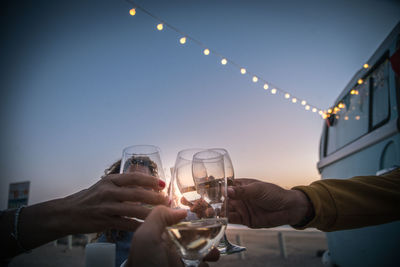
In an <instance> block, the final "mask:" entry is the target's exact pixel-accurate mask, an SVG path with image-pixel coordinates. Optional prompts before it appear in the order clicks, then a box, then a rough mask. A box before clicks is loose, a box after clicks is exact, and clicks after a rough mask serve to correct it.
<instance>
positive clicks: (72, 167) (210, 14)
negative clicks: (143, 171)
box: [0, 0, 400, 208]
mask: <svg viewBox="0 0 400 267" xmlns="http://www.w3.org/2000/svg"><path fill="white" fill-rule="evenodd" d="M8 2H9V6H8V7H6V8H5V9H3V10H2V11H1V12H4V13H5V14H4V16H3V15H2V16H1V25H2V28H3V29H4V33H3V34H2V48H1V49H0V58H1V61H0V64H1V80H0V81H1V87H0V88H1V98H0V101H1V116H0V118H1V123H2V136H1V143H0V148H1V151H2V153H1V168H2V177H1V180H0V191H1V192H0V208H5V207H6V204H7V197H8V186H9V183H10V182H18V181H31V188H30V200H29V201H30V204H33V203H36V202H39V201H44V200H47V199H51V198H55V197H62V196H66V195H68V194H71V193H73V192H76V191H78V190H81V189H84V188H86V187H88V186H90V185H91V184H93V183H95V182H96V181H97V180H98V179H99V177H100V176H101V175H102V173H103V170H104V169H105V168H106V167H107V166H108V165H110V164H112V163H113V162H114V161H115V160H117V159H119V158H120V157H121V155H122V149H123V148H124V147H126V146H129V145H134V144H153V145H157V146H159V147H160V148H161V150H162V160H163V164H164V168H165V169H169V168H170V167H172V166H173V164H174V160H175V156H176V154H177V152H178V151H179V150H181V149H184V148H189V147H224V148H226V149H227V150H228V151H229V152H230V154H231V157H232V160H233V164H234V167H235V171H236V177H253V178H258V179H261V180H264V181H269V182H273V183H277V184H279V185H282V186H284V187H291V186H294V185H297V184H308V183H310V182H311V181H313V180H316V179H319V178H320V176H319V173H318V171H317V169H316V164H317V162H318V149H319V139H320V134H321V129H322V125H323V121H322V119H321V118H320V117H319V116H318V115H317V114H315V113H312V112H310V111H305V110H304V107H302V106H301V105H300V104H298V103H297V104H292V103H291V102H290V101H289V100H286V99H285V98H284V97H283V95H282V94H277V95H272V94H271V93H269V92H266V91H264V89H263V88H262V83H253V82H252V81H251V77H250V76H247V75H241V74H240V72H239V71H238V69H237V68H235V67H233V66H232V65H230V64H227V65H226V66H223V65H221V64H220V59H219V58H218V57H216V56H215V55H213V54H210V55H208V56H205V55H204V54H203V53H202V49H201V48H200V47H198V46H197V45H195V44H193V43H191V42H190V41H188V42H187V43H186V44H185V45H181V44H179V38H180V37H182V36H180V35H178V34H176V33H175V32H174V31H171V30H169V29H164V30H163V31H157V30H156V25H157V21H156V20H154V19H153V18H151V17H149V16H148V15H146V14H144V13H143V12H141V11H139V10H138V11H137V14H136V15H135V16H134V17H132V16H130V15H129V9H130V8H131V7H132V6H131V5H130V4H129V3H127V2H125V1H123V0H109V1H94V0H93V1H75V0H71V1H17V2H16V1H8ZM136 2H137V3H138V4H140V5H141V6H143V7H144V8H146V9H148V10H149V11H150V12H152V13H154V14H155V15H157V16H158V17H160V18H162V19H164V20H165V21H167V22H169V23H170V24H172V25H174V26H176V27H177V28H179V29H180V30H182V31H183V32H185V33H187V34H189V35H191V36H193V37H195V38H197V39H198V40H200V41H202V42H203V43H204V44H206V45H207V46H208V47H209V48H210V49H213V50H215V51H218V52H219V53H220V54H222V55H224V56H226V57H228V58H230V59H232V60H234V61H235V62H236V63H238V64H240V65H241V66H244V67H246V68H247V69H248V70H249V71H251V72H253V73H256V74H257V75H259V76H260V77H263V78H264V79H266V80H268V81H270V82H272V83H274V84H275V85H276V86H279V87H280V88H282V89H284V90H286V91H288V92H289V93H291V94H294V95H296V96H298V97H300V98H302V99H305V100H307V101H308V102H310V103H313V104H315V105H317V106H319V107H321V108H328V107H329V106H330V105H332V104H333V102H334V100H335V99H336V97H337V96H338V94H339V93H340V92H341V91H342V90H343V88H344V87H345V86H346V84H347V83H348V82H349V80H350V78H351V77H352V76H353V75H354V74H355V72H356V71H357V70H358V69H359V68H361V66H362V65H363V64H364V63H365V62H366V61H367V60H368V59H369V57H370V56H371V55H372V54H373V52H374V51H375V50H376V49H377V48H378V46H379V45H380V43H381V42H382V41H383V40H384V38H385V37H386V36H387V35H388V34H389V32H390V31H391V30H392V28H393V27H394V26H395V25H396V23H398V22H399V20H400V15H399V14H400V3H399V2H398V1H371V0H368V1H344V0H340V1H302V2H301V3H302V4H301V5H300V4H299V3H300V2H299V1H294V0H292V1H249V0H247V1H245V0H243V1H215V0H214V1H212V0H206V1H194V0H190V1H188V0H179V1H177V0H173V1H161V0H157V1H155V0H147V1H144V0H137V1H136Z"/></svg>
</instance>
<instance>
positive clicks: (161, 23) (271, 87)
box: [126, 0, 368, 119]
mask: <svg viewBox="0 0 400 267" xmlns="http://www.w3.org/2000/svg"><path fill="white" fill-rule="evenodd" d="M126 1H127V2H128V3H130V4H131V5H132V6H133V8H132V9H131V10H130V11H129V14H131V15H132V16H134V15H135V14H136V9H138V10H140V11H142V12H143V13H145V14H147V15H149V16H150V17H152V18H153V19H155V20H157V21H158V22H159V24H157V26H156V27H157V30H159V31H161V30H163V29H164V26H165V27H168V28H170V29H171V30H173V31H175V32H177V33H178V34H180V35H181V37H180V39H179V42H180V44H185V43H186V42H187V41H188V40H190V41H191V42H193V43H195V44H197V45H198V46H200V47H202V48H203V54H204V55H207V56H208V55H209V54H211V53H212V54H213V55H215V56H217V57H219V58H220V59H221V61H220V62H221V64H222V65H227V64H228V63H229V64H230V65H233V66H235V67H236V68H238V69H239V70H240V73H241V74H243V75H246V74H247V75H249V76H251V77H252V81H253V82H254V83H258V82H261V83H263V88H264V90H266V91H270V92H271V94H273V95H274V94H277V93H280V94H282V95H283V96H284V98H285V99H287V100H289V101H290V102H291V103H293V104H296V103H298V104H300V105H302V106H304V109H305V110H307V111H312V112H314V113H318V114H319V115H320V116H321V117H322V118H323V119H326V118H327V117H329V113H330V112H327V111H326V110H323V109H321V108H319V107H318V106H316V105H313V104H310V103H308V102H307V101H306V100H304V99H303V98H300V97H297V96H294V95H293V94H290V93H289V92H287V91H285V90H283V89H281V88H280V87H278V86H275V85H274V84H272V83H270V82H268V81H267V80H265V79H263V78H262V77H261V76H260V75H256V74H255V73H253V72H250V71H248V69H247V68H245V67H243V65H241V64H238V63H236V62H235V61H233V60H232V59H230V58H228V57H225V56H223V55H221V54H220V53H218V52H217V51H215V50H213V49H210V48H209V47H208V46H206V45H205V44H204V43H203V42H201V41H199V40H197V39H196V38H193V37H192V36H190V35H188V34H186V33H184V32H183V31H181V30H179V29H178V28H176V27H175V26H173V25H171V24H169V23H168V22H166V21H165V20H163V19H161V18H159V17H157V16H155V15H154V14H152V13H150V12H149V11H147V10H146V9H144V8H143V7H141V6H140V5H138V4H136V3H135V2H134V1H132V0H126ZM366 65H367V64H366ZM365 67H366V66H365V65H364V68H365ZM367 68H368V65H367Z"/></svg>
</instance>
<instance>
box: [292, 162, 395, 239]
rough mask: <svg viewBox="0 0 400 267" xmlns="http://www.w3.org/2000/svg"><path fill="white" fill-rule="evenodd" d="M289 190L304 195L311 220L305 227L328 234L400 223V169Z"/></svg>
mask: <svg viewBox="0 0 400 267" xmlns="http://www.w3.org/2000/svg"><path fill="white" fill-rule="evenodd" d="M293 189H296V190H300V191H302V192H304V193H305V194H306V195H307V196H308V197H309V199H310V201H311V202H312V204H313V207H314V211H315V217H314V218H313V219H312V220H311V221H310V222H309V223H307V224H306V225H305V226H303V227H301V228H299V229H304V228H307V227H315V228H318V229H319V230H322V231H326V232H330V231H337V230H345V229H352V228H360V227H365V226H371V225H377V224H383V223H388V222H392V221H396V220H400V208H399V204H400V169H397V170H395V171H392V172H390V173H388V174H385V175H383V176H356V177H353V178H350V179H343V180H342V179H325V180H320V181H316V182H313V183H312V184H310V185H309V186H296V187H294V188H293Z"/></svg>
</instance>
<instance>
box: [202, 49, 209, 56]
mask: <svg viewBox="0 0 400 267" xmlns="http://www.w3.org/2000/svg"><path fill="white" fill-rule="evenodd" d="M203 53H204V55H206V56H208V55H209V54H210V50H208V48H206V49H204V51H203Z"/></svg>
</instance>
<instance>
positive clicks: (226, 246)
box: [211, 148, 246, 255]
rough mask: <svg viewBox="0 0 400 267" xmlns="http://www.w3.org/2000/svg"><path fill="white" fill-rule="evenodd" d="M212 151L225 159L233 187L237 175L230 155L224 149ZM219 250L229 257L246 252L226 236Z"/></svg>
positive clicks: (226, 174)
mask: <svg viewBox="0 0 400 267" xmlns="http://www.w3.org/2000/svg"><path fill="white" fill-rule="evenodd" d="M211 150H214V151H217V152H218V153H220V154H222V155H223V157H224V167H225V176H226V178H227V182H228V185H233V179H234V178H235V173H234V170H233V164H232V160H231V157H230V156H229V153H228V151H227V150H226V149H224V148H212V149H211ZM228 201H229V200H228ZM218 250H219V252H220V254H221V255H229V254H234V253H239V252H242V251H245V250H246V248H245V247H241V246H238V245H235V244H232V243H230V242H229V240H228V238H227V237H226V234H224V236H223V237H222V239H221V241H220V242H219V244H218Z"/></svg>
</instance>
